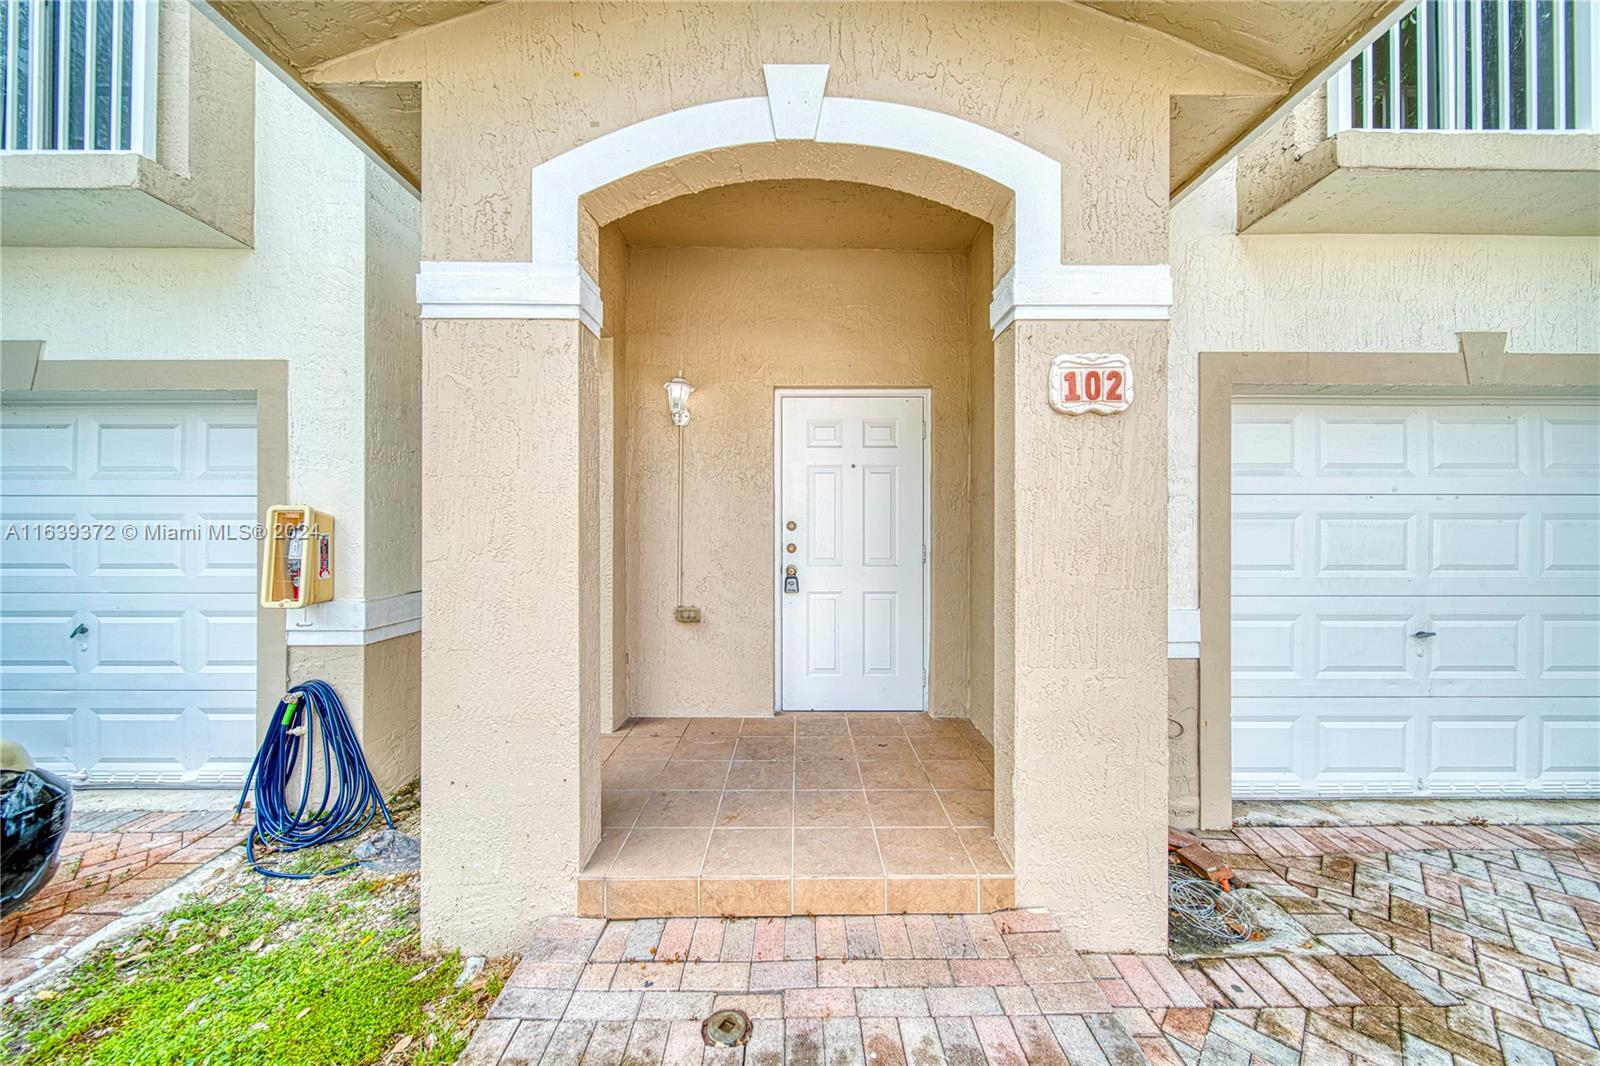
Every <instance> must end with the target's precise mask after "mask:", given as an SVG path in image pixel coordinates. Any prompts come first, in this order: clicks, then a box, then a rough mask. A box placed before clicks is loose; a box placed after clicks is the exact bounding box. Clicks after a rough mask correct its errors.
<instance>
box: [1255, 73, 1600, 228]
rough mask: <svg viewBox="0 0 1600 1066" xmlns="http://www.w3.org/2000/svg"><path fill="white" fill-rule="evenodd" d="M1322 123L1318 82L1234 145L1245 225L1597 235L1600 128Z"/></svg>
mask: <svg viewBox="0 0 1600 1066" xmlns="http://www.w3.org/2000/svg"><path fill="white" fill-rule="evenodd" d="M1327 130H1328V124H1327V96H1326V93H1325V92H1322V93H1318V94H1316V95H1314V96H1312V97H1311V98H1309V99H1307V100H1306V101H1305V102H1303V103H1302V104H1301V105H1300V106H1299V107H1297V108H1295V109H1294V111H1293V112H1292V113H1290V115H1289V116H1288V117H1287V118H1285V119H1284V121H1283V122H1281V123H1279V124H1278V125H1277V126H1276V127H1274V128H1273V129H1272V130H1270V131H1268V132H1267V133H1266V134H1265V135H1264V136H1263V137H1262V138H1261V139H1259V140H1258V141H1257V142H1256V143H1255V144H1253V145H1251V146H1250V147H1249V148H1248V149H1246V150H1245V151H1244V152H1243V153H1242V154H1241V155H1240V157H1239V159H1238V162H1237V164H1236V166H1237V170H1238V201H1239V214H1238V218H1239V230H1240V232H1242V233H1250V234H1267V233H1307V234H1316V233H1452V234H1510V235H1522V236H1552V237H1571V236H1593V235H1595V234H1596V233H1600V134H1594V133H1492V132H1490V133H1474V134H1471V135H1470V136H1464V135H1462V134H1461V133H1455V132H1449V133H1444V132H1438V133H1436V132H1419V131H1416V130H1409V131H1394V130H1345V131H1343V132H1342V133H1340V134H1339V135H1338V136H1335V137H1329V136H1328V132H1327Z"/></svg>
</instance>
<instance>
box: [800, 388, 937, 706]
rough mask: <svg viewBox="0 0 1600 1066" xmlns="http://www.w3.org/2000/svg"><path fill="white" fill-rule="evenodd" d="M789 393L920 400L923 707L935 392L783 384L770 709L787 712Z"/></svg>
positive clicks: (812, 396) (929, 635)
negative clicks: (786, 458) (785, 521)
mask: <svg viewBox="0 0 1600 1066" xmlns="http://www.w3.org/2000/svg"><path fill="white" fill-rule="evenodd" d="M786 396H803V397H807V398H810V399H826V398H828V397H830V396H839V397H849V396H906V397H912V398H915V399H920V400H921V401H922V543H923V544H924V545H925V547H926V551H925V552H924V554H923V559H922V709H923V711H924V712H926V711H927V710H928V693H929V691H930V690H931V678H930V675H929V661H928V651H929V644H930V642H931V639H932V629H933V580H932V574H933V567H932V566H931V565H930V564H931V562H932V559H933V390H932V389H931V388H926V387H924V388H881V389H844V388H838V389H836V388H828V387H826V386H822V387H816V388H801V387H794V388H780V389H774V390H773V391H772V575H771V577H772V581H773V585H772V589H773V593H772V712H773V713H774V714H782V713H783V593H782V592H780V591H778V590H779V588H780V587H781V586H782V583H783V567H784V562H783V400H784V397H786Z"/></svg>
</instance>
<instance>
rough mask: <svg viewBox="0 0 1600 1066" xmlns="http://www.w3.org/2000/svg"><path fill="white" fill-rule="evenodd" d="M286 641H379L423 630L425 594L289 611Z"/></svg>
mask: <svg viewBox="0 0 1600 1066" xmlns="http://www.w3.org/2000/svg"><path fill="white" fill-rule="evenodd" d="M283 629H284V643H286V644H288V645H289V646H290V647H291V648H294V647H348V646H358V645H364V644H376V643H378V642H379V641H384V640H390V639H392V638H394V637H403V636H405V635H406V634H408V633H420V632H421V631H422V593H420V592H405V593H402V594H400V595H398V596H386V597H384V598H382V599H377V600H329V601H328V602H327V603H318V604H315V605H313V606H311V607H302V608H300V609H298V610H293V611H286V612H285V613H284V620H283Z"/></svg>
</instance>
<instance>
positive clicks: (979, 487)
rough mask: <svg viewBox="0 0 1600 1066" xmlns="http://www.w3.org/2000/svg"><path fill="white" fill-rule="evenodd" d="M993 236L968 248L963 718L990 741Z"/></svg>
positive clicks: (984, 232) (981, 233) (987, 233)
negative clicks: (968, 440)
mask: <svg viewBox="0 0 1600 1066" xmlns="http://www.w3.org/2000/svg"><path fill="white" fill-rule="evenodd" d="M993 258H994V246H993V237H992V234H991V233H990V231H989V228H988V227H984V228H983V229H982V230H980V231H979V232H978V235H977V236H976V237H974V238H973V241H972V247H971V249H970V250H969V251H968V252H967V359H968V373H967V383H968V395H969V399H968V403H967V407H968V410H969V411H970V412H971V417H972V455H971V461H970V462H969V463H968V469H969V470H970V471H971V473H970V477H971V481H972V487H971V493H972V508H971V517H970V525H969V533H968V548H969V557H968V559H969V561H968V566H969V571H968V575H967V577H968V581H967V588H968V608H967V609H968V613H969V617H970V623H969V625H968V627H967V717H968V718H969V719H971V720H972V724H973V725H975V726H977V727H978V729H979V731H980V732H982V733H983V735H984V736H986V737H988V738H989V742H990V743H991V744H992V743H993V742H994V656H995V642H994V619H995V611H994V576H995V575H994V546H995V526H994V507H995V493H994V359H995V353H994V335H993V332H992V331H991V330H990V328H989V306H988V300H987V294H988V292H989V279H990V276H991V274H992V271H993V267H992V262H991V261H992V260H993Z"/></svg>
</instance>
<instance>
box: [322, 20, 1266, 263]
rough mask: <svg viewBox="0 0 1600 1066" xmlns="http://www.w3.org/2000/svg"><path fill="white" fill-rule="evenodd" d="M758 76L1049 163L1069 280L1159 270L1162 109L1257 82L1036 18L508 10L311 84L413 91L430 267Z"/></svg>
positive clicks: (743, 89) (489, 252)
mask: <svg viewBox="0 0 1600 1066" xmlns="http://www.w3.org/2000/svg"><path fill="white" fill-rule="evenodd" d="M1017 41H1028V42H1030V47H1029V48H1028V49H1025V50H1019V49H1018V48H1017V47H1016V42H1017ZM997 56H1000V57H1004V62H1003V63H996V62H995V59H994V57H997ZM708 57H715V58H714V60H713V61H708ZM764 62H765V63H772V62H788V63H796V62H802V63H828V64H830V65H831V69H830V73H829V80H828V92H829V93H830V94H832V95H836V96H853V97H860V98H864V99H872V100H884V101H890V102H895V103H903V104H908V105H913V106H919V107H923V108H927V109H930V110H933V111H938V112H942V113H945V114H953V115H957V116H959V117H962V118H966V119H970V120H972V121H974V122H977V123H980V124H982V125H985V126H988V127H990V128H993V129H997V130H1000V131H1002V132H1004V133H1006V134H1008V135H1011V136H1014V137H1017V138H1018V139H1020V140H1022V141H1023V142H1025V143H1027V144H1029V145H1031V146H1033V147H1035V148H1037V149H1039V150H1040V151H1042V152H1044V153H1045V154H1047V155H1049V156H1051V157H1052V158H1055V159H1058V160H1061V162H1062V164H1063V167H1064V168H1065V170H1066V175H1065V179H1066V180H1065V182H1064V187H1063V197H1062V206H1063V212H1064V216H1063V217H1064V220H1065V235H1064V236H1065V247H1066V255H1067V258H1068V260H1069V261H1073V262H1105V263H1141V262H1145V263H1147V262H1160V261H1161V260H1162V252H1163V248H1164V243H1165V238H1164V231H1165V224H1164V220H1165V214H1166V203H1167V195H1166V191H1167V165H1166V160H1167V118H1168V97H1169V95H1170V94H1172V93H1175V92H1177V93H1182V92H1197V91H1216V90H1219V89H1222V88H1227V89H1232V90H1237V89H1239V88H1241V87H1255V88H1259V87H1260V86H1262V85H1263V84H1267V83H1268V81H1269V80H1267V79H1262V78H1261V77H1260V76H1259V75H1255V74H1253V73H1251V72H1249V71H1246V70H1244V69H1243V68H1240V67H1238V66H1235V65H1232V64H1229V63H1227V62H1225V61H1222V60H1219V59H1218V58H1216V57H1214V56H1211V55H1208V54H1206V53H1204V52H1202V51H1200V50H1198V49H1195V48H1193V47H1192V46H1189V45H1187V44H1184V43H1182V42H1179V41H1177V40H1174V39H1172V38H1170V37H1166V36H1164V35H1162V34H1159V33H1154V32H1151V31H1149V30H1146V29H1142V28H1139V27H1135V26H1133V25H1131V24H1129V23H1126V22H1122V21H1120V20H1116V19H1108V18H1105V17H1102V16H1100V15H1099V14H1097V13H1095V12H1090V11H1086V10H1083V9H1079V8H1075V7H1072V6H1069V5H1047V4H1018V5H962V4H921V5H918V4H907V5H901V4H850V5H810V4H792V5H787V4H772V5H747V4H738V5H734V4H695V5H678V6H672V5H661V6H651V5H633V4H617V5H609V4H606V5H593V6H583V7H573V6H567V5H559V4H504V5H500V6H497V7H491V8H488V9H486V10H484V11H481V12H478V13H476V14H472V15H468V16H465V17H462V18H459V19H456V20H454V21H451V22H446V23H443V24H441V25H437V26H434V27H431V28H429V29H426V30H422V31H419V32H417V33H415V34H412V35H410V36H408V37H406V38H403V39H400V40H397V41H394V42H390V43H388V44H384V45H380V46H378V47H377V48H375V49H372V50H370V51H368V52H366V53H364V54H363V55H361V56H359V57H353V58H352V59H351V60H349V61H346V62H343V63H339V64H330V65H329V67H328V68H325V70H324V71H323V72H321V73H322V74H323V75H325V76H326V79H327V80H329V81H371V80H396V81H412V80H415V81H420V82H421V84H422V86H423V135H424V143H425V144H426V146H427V148H426V151H425V152H424V158H423V187H424V189H425V190H427V193H426V195H427V196H428V198H429V202H430V205H436V208H437V209H430V211H429V212H428V215H427V218H426V221H425V239H424V249H425V255H426V256H427V258H429V259H463V260H486V259H487V260H494V259H527V258H528V257H529V255H530V252H531V249H530V245H529V241H530V230H529V207H530V204H529V195H528V174H529V172H530V171H531V169H532V168H533V166H534V165H535V164H538V163H540V162H543V161H544V160H546V159H549V158H551V157H553V156H555V155H558V154H560V153H561V152H563V151H566V150H567V149H569V148H572V147H574V146H576V145H578V144H581V143H583V142H585V141H588V140H591V139H593V138H594V137H597V136H599V135H601V134H604V133H607V132H610V131H612V130H615V129H618V128H621V127H623V126H626V125H629V124H631V123H634V122H637V121H639V120H641V119H645V118H649V117H652V116H654V115H657V114H661V113H663V112H665V111H668V110H672V109H676V108H684V107H688V106H691V105H694V104H699V103H705V102H709V101H715V100H727V99H733V98H739V97H760V96H764V95H765V93H766V89H765V85H764V83H763V81H762V72H761V64H762V63H764ZM336 66H337V67H338V68H339V69H334V68H335V67H336ZM508 115H516V116H518V121H515V122H508V121H506V116H508ZM1090 190H1092V192H1091V191H1090Z"/></svg>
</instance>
